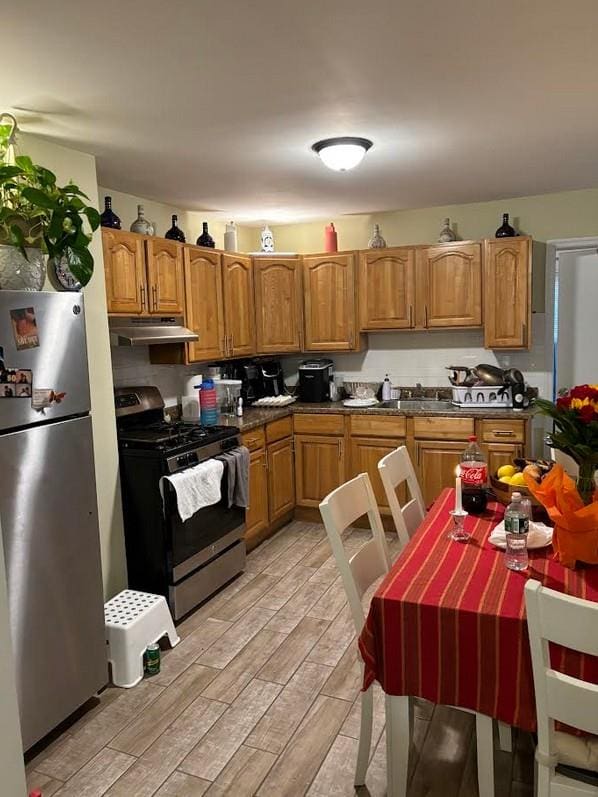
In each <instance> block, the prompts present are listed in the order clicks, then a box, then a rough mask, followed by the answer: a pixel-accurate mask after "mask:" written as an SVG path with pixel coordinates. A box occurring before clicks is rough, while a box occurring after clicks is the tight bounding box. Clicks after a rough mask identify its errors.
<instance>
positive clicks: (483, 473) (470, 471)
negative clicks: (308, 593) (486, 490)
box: [461, 463, 488, 487]
mask: <svg viewBox="0 0 598 797" xmlns="http://www.w3.org/2000/svg"><path fill="white" fill-rule="evenodd" d="M487 478H488V469H487V467H486V465H473V466H472V465H467V464H466V463H461V481H462V482H463V484H464V485H467V486H468V487H483V486H484V485H485V484H486V479H487Z"/></svg>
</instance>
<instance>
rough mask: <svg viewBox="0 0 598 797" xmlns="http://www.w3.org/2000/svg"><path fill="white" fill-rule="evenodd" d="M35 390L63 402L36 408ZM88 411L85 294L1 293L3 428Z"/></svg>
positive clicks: (0, 410) (0, 420) (0, 407)
mask: <svg viewBox="0 0 598 797" xmlns="http://www.w3.org/2000/svg"><path fill="white" fill-rule="evenodd" d="M30 378H31V380H32V383H33V384H31V382H30V381H28V380H29V379H30ZM37 390H42V391H47V392H46V393H45V394H41V395H46V396H48V395H49V394H50V391H54V393H55V394H56V395H57V396H58V398H59V399H60V400H59V401H51V403H49V406H47V407H42V408H39V409H35V407H34V406H33V404H32V395H31V394H32V393H33V394H34V396H35V392H36V391H37ZM60 394H64V395H63V396H61V395H60ZM39 396H40V394H37V397H38V398H39ZM88 411H89V376H88V371H87V347H86V340H85V320H84V313H83V296H82V294H80V293H51V292H49V291H46V292H44V291H40V292H35V291H0V432H1V431H2V430H3V429H14V428H16V427H19V426H28V425H31V424H34V423H39V422H40V421H48V420H58V419H60V418H66V417H69V416H73V415H81V414H83V413H86V412H88Z"/></svg>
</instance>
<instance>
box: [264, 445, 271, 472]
mask: <svg viewBox="0 0 598 797" xmlns="http://www.w3.org/2000/svg"><path fill="white" fill-rule="evenodd" d="M264 468H265V469H266V470H269V469H270V463H269V462H268V449H266V451H265V452H264Z"/></svg>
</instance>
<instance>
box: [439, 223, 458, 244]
mask: <svg viewBox="0 0 598 797" xmlns="http://www.w3.org/2000/svg"><path fill="white" fill-rule="evenodd" d="M456 240H457V236H456V235H455V233H454V232H453V230H452V229H451V220H450V219H445V220H444V221H443V222H442V229H441V230H440V235H439V236H438V241H439V242H440V243H441V244H448V243H451V241H456Z"/></svg>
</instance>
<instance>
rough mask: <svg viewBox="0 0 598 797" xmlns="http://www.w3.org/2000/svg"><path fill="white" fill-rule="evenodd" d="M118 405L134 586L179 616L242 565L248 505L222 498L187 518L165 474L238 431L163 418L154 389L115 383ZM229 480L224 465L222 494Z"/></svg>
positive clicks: (227, 442)
mask: <svg viewBox="0 0 598 797" xmlns="http://www.w3.org/2000/svg"><path fill="white" fill-rule="evenodd" d="M115 405H116V416H117V427H118V442H119V455H120V474H121V488H122V499H123V514H124V522H125V542H126V550H127V570H128V576H129V586H130V588H131V589H140V590H145V591H147V592H154V593H157V594H161V595H164V596H165V597H166V599H167V600H168V603H169V606H170V609H171V611H172V613H173V616H174V618H175V619H176V620H178V619H180V618H181V617H182V616H183V615H185V614H187V613H188V612H189V611H190V610H191V609H193V608H194V607H195V606H197V605H198V604H199V603H201V602H202V601H204V600H205V599H206V598H208V597H209V596H210V595H212V594H213V593H214V592H216V590H218V589H219V588H220V587H221V586H223V585H224V584H226V582H228V581H230V580H231V579H232V578H234V577H235V576H236V575H237V574H238V573H240V572H242V571H243V569H244V567H245V542H244V540H243V538H242V535H243V532H244V530H245V510H244V509H241V508H240V507H237V506H233V507H231V508H230V509H229V508H228V506H227V503H226V501H225V500H222V501H220V503H218V504H214V505H212V506H208V507H205V508H204V509H200V510H199V511H198V512H196V513H195V514H194V515H193V516H192V517H191V518H189V519H188V520H186V521H184V522H183V521H182V520H181V519H180V517H179V514H178V509H177V503H176V494H175V492H174V489H173V487H172V485H171V484H170V483H169V482H168V481H165V482H163V485H164V501H163V500H162V495H161V492H160V479H161V477H162V476H166V475H168V474H172V473H177V472H179V471H182V470H185V469H186V468H190V467H193V466H194V465H197V464H198V463H199V462H204V461H205V460H207V459H210V458H212V457H215V456H218V454H221V453H223V452H225V451H229V450H231V449H233V448H235V447H236V446H239V445H240V437H239V430H238V429H237V428H235V427H227V426H211V427H202V426H199V425H198V424H189V423H167V422H165V421H164V418H163V410H164V402H163V400H162V396H161V395H160V392H159V390H158V388H156V387H150V386H141V387H124V388H117V389H116V390H115ZM226 479H227V469H226V466H225V470H224V475H223V477H222V494H223V495H226V494H227V490H226Z"/></svg>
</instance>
